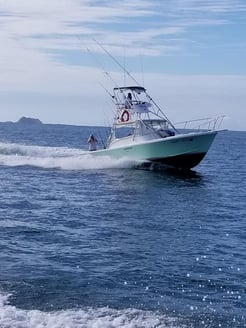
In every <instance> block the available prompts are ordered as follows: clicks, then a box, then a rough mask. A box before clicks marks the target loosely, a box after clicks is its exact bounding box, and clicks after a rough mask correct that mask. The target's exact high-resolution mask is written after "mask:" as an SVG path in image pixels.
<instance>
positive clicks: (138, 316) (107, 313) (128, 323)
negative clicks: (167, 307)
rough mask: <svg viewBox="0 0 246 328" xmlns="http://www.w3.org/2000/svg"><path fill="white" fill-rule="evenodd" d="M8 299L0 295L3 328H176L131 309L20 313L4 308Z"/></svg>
mask: <svg viewBox="0 0 246 328" xmlns="http://www.w3.org/2000/svg"><path fill="white" fill-rule="evenodd" d="M8 298H9V295H7V296H4V295H0V326H1V327H3V328H7V327H8V328H9V327H11V328H17V327H25V328H36V327H46V328H54V327H55V328H65V327H73V328H77V327H84V328H87V327H88V328H89V327H110V328H116V327H124V328H130V327H143V328H152V327H159V328H165V327H170V328H178V327H181V326H180V325H177V322H176V319H174V318H170V317H167V316H165V315H161V314H158V313H155V312H152V311H142V310H135V309H123V310H115V309H110V308H106V307H105V308H89V307H88V308H82V309H76V310H73V309H71V310H62V311H53V312H44V311H40V310H23V309H19V308H17V307H15V306H13V305H10V304H8Z"/></svg>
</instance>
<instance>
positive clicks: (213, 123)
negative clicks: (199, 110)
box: [174, 115, 225, 131]
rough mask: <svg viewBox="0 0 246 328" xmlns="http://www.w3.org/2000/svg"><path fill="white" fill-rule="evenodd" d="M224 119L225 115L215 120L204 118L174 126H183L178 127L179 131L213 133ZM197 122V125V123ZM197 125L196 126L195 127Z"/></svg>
mask: <svg viewBox="0 0 246 328" xmlns="http://www.w3.org/2000/svg"><path fill="white" fill-rule="evenodd" d="M224 118H225V115H222V116H218V117H215V118H211V117H206V118H200V119H196V120H189V121H183V122H178V123H175V124H174V125H175V126H177V125H181V124H182V125H183V126H182V127H179V129H189V130H196V131H197V130H198V131H200V130H208V131H214V130H218V129H219V128H220V126H221V124H222V122H223V120H224ZM198 122H199V123H198ZM196 123H198V125H196Z"/></svg>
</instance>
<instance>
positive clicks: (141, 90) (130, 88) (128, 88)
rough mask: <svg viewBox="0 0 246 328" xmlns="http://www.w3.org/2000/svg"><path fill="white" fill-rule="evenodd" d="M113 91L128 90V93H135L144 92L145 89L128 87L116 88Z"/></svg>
mask: <svg viewBox="0 0 246 328" xmlns="http://www.w3.org/2000/svg"><path fill="white" fill-rule="evenodd" d="M114 90H115V91H116V90H130V91H135V92H145V91H146V90H145V88H143V87H140V86H129V87H117V88H114Z"/></svg>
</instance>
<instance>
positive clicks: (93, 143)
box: [88, 134, 97, 151]
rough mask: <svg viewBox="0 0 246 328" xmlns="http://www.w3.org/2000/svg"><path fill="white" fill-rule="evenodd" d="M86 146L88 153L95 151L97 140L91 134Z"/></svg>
mask: <svg viewBox="0 0 246 328" xmlns="http://www.w3.org/2000/svg"><path fill="white" fill-rule="evenodd" d="M88 145H89V151H94V150H97V139H96V138H95V137H94V136H93V134H91V135H90V137H89V139H88Z"/></svg>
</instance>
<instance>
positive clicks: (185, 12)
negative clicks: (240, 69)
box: [0, 0, 246, 129]
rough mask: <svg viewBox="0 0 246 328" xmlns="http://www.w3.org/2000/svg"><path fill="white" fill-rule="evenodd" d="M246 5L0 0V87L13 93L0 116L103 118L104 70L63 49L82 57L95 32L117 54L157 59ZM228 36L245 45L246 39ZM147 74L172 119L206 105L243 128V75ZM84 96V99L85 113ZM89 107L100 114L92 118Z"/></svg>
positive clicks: (199, 0)
mask: <svg viewBox="0 0 246 328" xmlns="http://www.w3.org/2000/svg"><path fill="white" fill-rule="evenodd" d="M245 10H246V4H245V2H244V0H233V1H232V0H213V1H212V0H207V1H205V0H172V1H157V0H152V1H147V0H145V1H144V0H135V1H134V0H121V1H119V0H114V1H113V0H111V1H110V0H108V1H92V0H52V1H50V0H36V1H33V0H21V1H20V0H0V42H1V47H0V71H1V75H0V92H1V93H2V94H8V95H10V96H11V101H10V100H9V102H8V100H7V98H4V99H1V97H0V108H7V109H8V112H6V111H5V112H4V113H3V109H0V120H5V119H6V120H8V117H9V119H13V120H14V119H18V118H19V116H22V115H27V116H28V115H30V116H31V115H32V114H35V116H39V117H40V118H41V119H43V120H44V121H46V122H53V123H55V122H56V120H58V119H59V120H60V122H63V123H66V122H67V123H77V124H89V123H90V124H103V121H104V118H103V117H102V114H100V113H102V112H103V111H107V106H104V105H102V101H103V100H104V96H105V95H104V94H103V90H102V89H101V88H100V87H99V86H98V84H97V81H101V80H102V73H101V72H99V71H98V69H96V68H89V67H86V65H87V64H86V63H84V64H83V63H82V64H81V65H80V66H78V64H75V63H74V62H73V61H72V59H69V55H67V57H66V60H64V59H63V55H64V51H67V52H69V51H74V52H76V51H81V56H82V55H83V54H82V51H85V50H86V48H87V47H90V48H91V47H92V44H93V43H94V42H93V41H92V40H93V38H94V37H95V38H96V39H97V40H99V41H100V42H101V43H102V44H103V45H106V47H107V49H108V50H109V51H110V52H111V53H113V54H114V55H116V56H118V55H122V54H123V52H124V51H123V50H122V48H123V47H125V49H126V54H127V56H133V57H134V56H139V54H141V55H142V56H146V57H147V58H151V57H152V60H153V62H155V61H156V60H157V59H158V58H159V56H163V55H167V54H179V55H180V56H183V55H186V54H187V50H186V47H187V48H189V47H190V45H191V44H196V42H198V41H197V39H195V37H194V36H191V35H190V34H189V32H190V30H192V31H193V32H194V31H196V30H195V29H196V28H197V27H201V26H203V27H207V26H210V27H213V26H218V25H222V24H229V23H230V19H233V17H232V16H233V15H234V14H235V13H241V14H243V13H245ZM199 42H201V40H199ZM230 42H231V43H232V42H234V45H235V46H236V45H237V44H238V45H240V49H245V41H244V40H241V42H240V40H237V42H236V41H234V40H230ZM92 48H93V50H96V51H97V52H99V53H100V52H102V50H101V49H100V47H95V45H94V46H93V47H92ZM235 51H236V48H235ZM69 60H70V62H69ZM148 71H150V69H149V70H148ZM147 78H148V80H149V81H148V84H149V85H150V87H151V88H152V89H153V88H154V90H153V93H154V94H155V97H156V98H157V99H158V98H159V99H160V100H161V101H160V102H161V103H163V104H167V107H168V108H170V110H171V112H170V114H171V116H172V117H171V118H172V119H174V120H175V121H176V120H179V118H181V117H182V119H184V117H183V116H185V113H187V112H189V114H190V115H191V116H192V118H193V117H197V116H200V114H202V115H203V114H204V115H207V114H208V112H209V114H213V113H214V114H215V115H216V114H227V115H229V116H231V117H234V118H233V120H234V121H233V122H231V126H232V127H233V126H234V127H235V128H239V129H242V128H243V123H242V122H241V121H242V120H241V119H239V120H238V118H237V117H236V116H235V112H236V111H237V112H238V113H243V111H244V106H245V103H246V100H245V96H244V90H245V88H246V86H245V77H243V76H242V77H240V76H235V75H234V76H233V75H224V76H218V75H212V76H206V75H201V76H200V77H199V76H181V75H180V74H177V75H176V76H166V75H165V76H164V75H161V74H160V75H156V74H155V75H154V74H150V75H148V76H146V81H147ZM117 79H121V80H123V78H120V77H119V76H117ZM105 85H106V86H107V87H108V84H107V82H106V84H105ZM154 86H155V87H154ZM95 93H96V97H95ZM20 94H22V96H20ZM28 95H29V97H28ZM164 95H165V96H164ZM162 97H163V98H162ZM1 103H2V106H1ZM81 103H83V104H86V105H85V106H84V107H83V113H82V114H81V106H82V105H81ZM22 104H23V105H22ZM56 104H57V107H56ZM233 104H234V106H233ZM107 105H108V103H107ZM34 107H35V109H34ZM71 107H73V108H74V110H72V109H71ZM235 108H236V109H235ZM91 109H93V111H95V113H96V115H95V116H94V117H92V118H91V117H90V114H91ZM10 111H12V113H11V114H10ZM21 113H23V114H22V115H20V114H21ZM71 113H72V115H71ZM199 113H200V114H199ZM36 114H37V115H36ZM196 114H197V115H196ZM93 120H94V121H93Z"/></svg>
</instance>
